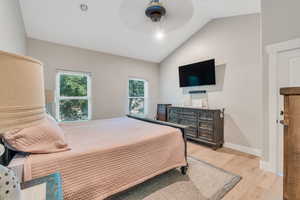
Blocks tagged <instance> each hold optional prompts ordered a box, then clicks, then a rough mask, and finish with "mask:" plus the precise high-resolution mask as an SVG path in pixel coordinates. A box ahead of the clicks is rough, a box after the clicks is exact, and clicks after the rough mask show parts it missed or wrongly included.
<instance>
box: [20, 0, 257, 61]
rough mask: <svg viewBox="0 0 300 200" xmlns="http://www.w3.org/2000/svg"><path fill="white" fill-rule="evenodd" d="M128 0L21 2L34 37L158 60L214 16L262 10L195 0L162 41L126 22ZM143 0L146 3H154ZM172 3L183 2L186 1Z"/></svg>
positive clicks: (250, 2) (243, 0) (239, 1)
mask: <svg viewBox="0 0 300 200" xmlns="http://www.w3.org/2000/svg"><path fill="white" fill-rule="evenodd" d="M124 1H131V0H108V1H104V0H20V4H21V8H22V14H23V18H24V22H25V29H26V32H27V36H28V37H30V38H35V39H40V40H45V41H50V42H55V43H60V44H65V45H70V46H74V47H80V48H86V49H91V50H96V51H100V52H105V53H110V54H114V55H120V56H126V57H131V58H136V59H142V60H146V61H152V62H161V61H162V60H163V59H164V58H165V57H167V56H168V55H169V54H170V53H171V52H172V51H174V50H175V49H176V48H178V47H179V46H180V45H181V44H182V43H183V42H184V41H186V40H187V39H188V38H190V37H191V35H193V34H194V33H195V32H196V31H198V30H200V29H201V28H202V27H203V26H204V25H205V24H206V23H207V22H209V21H210V20H211V19H214V18H221V17H226V16H235V15H243V14H250V13H257V12H260V0H191V1H192V2H193V6H194V11H193V12H194V13H193V16H192V17H191V18H190V20H189V21H187V23H185V24H184V25H182V24H181V26H180V27H177V28H176V29H175V30H173V31H171V32H167V33H166V36H165V38H163V39H162V40H158V39H157V38H155V37H154V35H155V34H154V33H153V32H146V31H145V32H141V31H137V30H135V29H130V28H129V26H128V25H126V23H124V20H123V19H121V18H122V14H120V13H122V11H121V7H122V5H123V4H124ZM139 1H145V6H146V5H147V3H148V2H149V0H139ZM165 1H166V2H165V4H167V0H165ZM172 1H178V2H179V3H178V5H180V4H181V3H182V2H181V1H186V0H172ZM81 3H86V4H88V6H89V10H88V12H82V11H81V10H80V9H79V5H80V4H81ZM166 7H167V5H166ZM141 9H143V10H141ZM178 9H180V6H179V7H178ZM132 12H136V13H137V15H141V16H137V17H141V18H144V8H140V6H134V7H132V11H129V13H131V15H132ZM123 13H124V12H123ZM172 14H173V15H174V13H172ZM170 17H171V16H170ZM145 20H147V19H146V18H145ZM164 23H168V21H167V19H166V20H165V22H164Z"/></svg>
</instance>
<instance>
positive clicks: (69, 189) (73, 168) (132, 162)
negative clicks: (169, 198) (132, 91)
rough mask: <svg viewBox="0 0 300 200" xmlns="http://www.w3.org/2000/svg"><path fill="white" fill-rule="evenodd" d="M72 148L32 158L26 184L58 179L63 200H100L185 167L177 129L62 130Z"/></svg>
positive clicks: (105, 126)
mask: <svg viewBox="0 0 300 200" xmlns="http://www.w3.org/2000/svg"><path fill="white" fill-rule="evenodd" d="M61 127H62V128H63V130H64V131H65V136H66V138H67V141H68V143H69V146H70V147H71V148H72V150H70V151H66V152H60V153H52V154H36V155H34V154H32V155H29V156H28V157H27V158H26V161H25V164H24V179H25V180H31V179H33V178H38V177H42V176H46V175H49V174H52V173H55V172H60V173H61V175H62V182H63V191H64V198H65V199H66V200H100V199H105V198H106V197H109V196H111V195H113V194H116V193H118V192H121V191H124V190H126V189H128V188H130V187H132V186H135V185H137V184H139V183H142V182H144V181H146V180H148V179H150V178H152V177H154V176H156V175H159V174H161V173H164V172H166V171H169V170H171V169H174V168H177V167H182V166H186V165H187V163H186V155H185V150H186V149H185V145H186V144H185V141H184V139H183V135H182V133H181V131H180V130H179V129H176V128H172V127H169V126H162V125H158V124H153V123H148V122H144V121H140V120H136V119H132V118H127V117H124V118H114V119H106V120H96V121H90V122H79V123H70V124H63V125H61Z"/></svg>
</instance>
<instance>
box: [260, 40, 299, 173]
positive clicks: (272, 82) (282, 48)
mask: <svg viewBox="0 0 300 200" xmlns="http://www.w3.org/2000/svg"><path fill="white" fill-rule="evenodd" d="M299 48H300V38H297V39H294V40H288V41H285V42H280V43H276V44H272V45H269V46H267V47H266V48H265V50H266V52H267V54H268V55H269V59H268V61H269V64H268V69H269V75H268V76H269V82H268V84H269V85H268V89H269V92H268V108H269V111H268V121H266V122H267V123H268V125H267V126H268V129H269V130H268V135H269V136H268V138H269V142H268V144H269V147H268V155H269V158H268V160H265V163H268V164H265V165H261V166H262V167H263V166H268V168H262V169H264V170H267V171H271V172H274V173H276V174H277V173H278V163H277V161H278V157H277V156H278V142H279V139H278V137H279V136H278V128H277V123H276V122H277V121H278V120H279V119H278V112H279V111H278V92H279V91H278V55H279V54H280V53H281V52H286V51H293V50H295V49H299Z"/></svg>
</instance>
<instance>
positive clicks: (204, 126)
mask: <svg viewBox="0 0 300 200" xmlns="http://www.w3.org/2000/svg"><path fill="white" fill-rule="evenodd" d="M199 129H200V130H206V131H211V132H212V131H214V123H213V121H205V120H201V121H199Z"/></svg>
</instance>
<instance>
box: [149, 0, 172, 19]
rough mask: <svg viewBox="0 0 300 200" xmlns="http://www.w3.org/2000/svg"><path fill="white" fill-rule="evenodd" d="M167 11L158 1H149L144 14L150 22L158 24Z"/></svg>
mask: <svg viewBox="0 0 300 200" xmlns="http://www.w3.org/2000/svg"><path fill="white" fill-rule="evenodd" d="M166 13H167V10H166V9H165V7H164V6H163V4H162V3H160V2H159V0H151V2H150V3H149V5H148V7H147V8H146V11H145V14H146V16H147V17H149V18H150V19H151V20H152V22H159V21H160V20H161V18H162V17H163V16H165V15H166Z"/></svg>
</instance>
